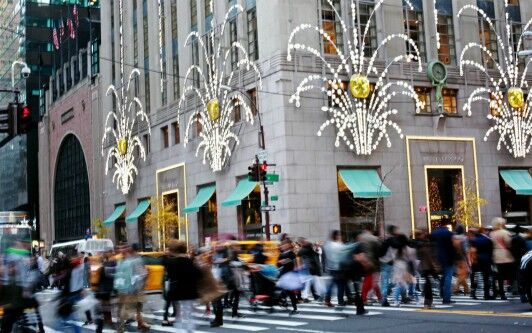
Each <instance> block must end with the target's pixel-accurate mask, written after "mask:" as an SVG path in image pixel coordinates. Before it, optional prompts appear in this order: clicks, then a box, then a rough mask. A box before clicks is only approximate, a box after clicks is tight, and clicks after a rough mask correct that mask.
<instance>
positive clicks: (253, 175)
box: [248, 163, 259, 182]
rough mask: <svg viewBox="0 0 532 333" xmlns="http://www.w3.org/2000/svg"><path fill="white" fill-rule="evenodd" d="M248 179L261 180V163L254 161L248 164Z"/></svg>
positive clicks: (252, 180)
mask: <svg viewBox="0 0 532 333" xmlns="http://www.w3.org/2000/svg"><path fill="white" fill-rule="evenodd" d="M248 170H249V172H248V180H249V181H251V182H258V181H259V165H258V164H257V163H253V165H250V166H248Z"/></svg>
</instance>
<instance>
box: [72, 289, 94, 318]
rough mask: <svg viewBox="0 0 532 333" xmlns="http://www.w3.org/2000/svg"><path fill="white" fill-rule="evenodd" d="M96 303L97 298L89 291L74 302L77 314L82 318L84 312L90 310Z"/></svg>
mask: <svg viewBox="0 0 532 333" xmlns="http://www.w3.org/2000/svg"><path fill="white" fill-rule="evenodd" d="M96 304H98V300H97V299H96V298H95V297H94V294H93V293H89V294H88V295H87V296H85V297H84V298H82V299H81V300H80V301H79V302H78V303H77V304H76V313H77V316H79V317H81V318H83V317H84V316H85V312H87V311H92V309H94V307H95V306H96Z"/></svg>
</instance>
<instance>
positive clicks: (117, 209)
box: [103, 205, 126, 224]
mask: <svg viewBox="0 0 532 333" xmlns="http://www.w3.org/2000/svg"><path fill="white" fill-rule="evenodd" d="M125 210H126V205H118V206H116V207H115V211H114V212H113V213H112V214H111V215H110V216H109V217H108V218H107V219H106V220H105V221H103V224H111V223H113V222H114V221H116V219H117V218H119V217H120V216H121V215H122V214H123V213H124V211H125Z"/></svg>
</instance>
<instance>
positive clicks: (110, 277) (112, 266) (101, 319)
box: [94, 248, 116, 333]
mask: <svg viewBox="0 0 532 333" xmlns="http://www.w3.org/2000/svg"><path fill="white" fill-rule="evenodd" d="M115 272H116V261H115V260H114V251H113V248H107V249H105V251H104V252H103V254H102V265H101V267H100V268H99V269H98V275H99V281H98V284H97V285H96V286H95V288H96V290H95V293H94V296H95V298H96V299H97V300H98V301H99V304H98V305H97V307H96V316H97V318H96V333H102V332H103V328H104V325H108V326H109V327H111V328H112V329H115V326H114V325H113V319H112V316H111V295H112V293H113V282H114V276H115Z"/></svg>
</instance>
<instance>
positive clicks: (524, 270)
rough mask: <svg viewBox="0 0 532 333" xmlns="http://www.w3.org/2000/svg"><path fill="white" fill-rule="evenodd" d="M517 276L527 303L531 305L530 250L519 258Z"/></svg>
mask: <svg viewBox="0 0 532 333" xmlns="http://www.w3.org/2000/svg"><path fill="white" fill-rule="evenodd" d="M519 274H520V278H519V282H520V284H521V288H522V290H524V291H525V293H526V296H527V297H528V302H529V303H530V305H532V250H531V251H528V252H527V253H526V254H525V255H524V256H523V257H522V258H521V266H520V271H519Z"/></svg>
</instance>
